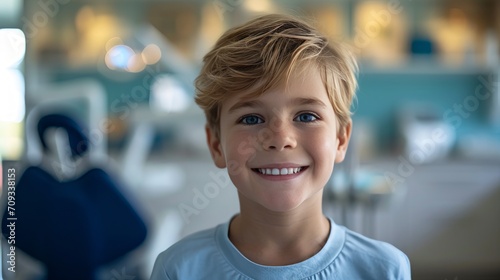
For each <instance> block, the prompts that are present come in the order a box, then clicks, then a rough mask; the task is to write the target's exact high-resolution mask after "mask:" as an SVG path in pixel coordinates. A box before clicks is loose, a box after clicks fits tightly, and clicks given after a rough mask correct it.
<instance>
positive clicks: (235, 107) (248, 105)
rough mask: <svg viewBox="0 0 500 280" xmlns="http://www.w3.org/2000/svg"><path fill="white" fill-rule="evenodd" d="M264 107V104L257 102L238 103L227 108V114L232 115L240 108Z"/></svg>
mask: <svg viewBox="0 0 500 280" xmlns="http://www.w3.org/2000/svg"><path fill="white" fill-rule="evenodd" d="M262 106H264V102H262V101H259V100H249V101H240V102H237V103H236V104H234V105H233V106H231V108H229V110H228V113H232V112H234V111H237V110H239V109H242V108H256V107H262Z"/></svg>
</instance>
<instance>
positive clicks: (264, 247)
mask: <svg viewBox="0 0 500 280" xmlns="http://www.w3.org/2000/svg"><path fill="white" fill-rule="evenodd" d="M241 196H242V195H240V210H241V212H240V214H239V215H238V216H236V217H235V218H234V219H233V220H232V222H231V225H230V229H229V238H230V240H231V241H232V243H233V244H234V245H235V246H236V248H238V249H239V250H240V252H241V253H242V254H243V255H245V256H246V257H247V258H249V259H250V260H252V261H254V262H257V263H260V264H263V265H288V264H292V263H297V262H300V261H303V260H305V259H307V258H310V257H312V256H313V255H314V254H316V253H317V252H319V250H321V248H322V247H323V245H324V244H325V242H326V240H327V239H328V235H329V232H330V223H329V221H328V219H326V217H325V216H324V215H323V212H322V207H321V195H320V196H319V197H316V198H311V199H319V201H311V202H310V203H304V204H303V205H300V206H299V207H298V209H293V210H290V211H287V212H273V211H269V210H268V209H265V208H263V207H261V206H260V205H255V203H254V202H252V201H249V200H246V199H245V198H242V197H241Z"/></svg>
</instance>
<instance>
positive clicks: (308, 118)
mask: <svg viewBox="0 0 500 280" xmlns="http://www.w3.org/2000/svg"><path fill="white" fill-rule="evenodd" d="M317 119H318V117H317V116H315V115H314V114H311V113H303V114H300V115H298V116H297V117H295V119H294V121H299V122H313V121H316V120H317Z"/></svg>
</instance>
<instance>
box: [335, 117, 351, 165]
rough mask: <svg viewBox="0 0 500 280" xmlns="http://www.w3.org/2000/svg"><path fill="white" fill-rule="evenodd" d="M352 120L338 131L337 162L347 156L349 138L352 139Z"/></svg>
mask: <svg viewBox="0 0 500 280" xmlns="http://www.w3.org/2000/svg"><path fill="white" fill-rule="evenodd" d="M351 131H352V121H351V120H349V122H348V123H347V124H346V125H345V126H344V127H343V128H341V129H339V132H338V133H337V153H336V154H335V162H336V163H339V162H342V161H343V160H344V158H345V155H346V152H347V147H348V146H349V140H350V139H351Z"/></svg>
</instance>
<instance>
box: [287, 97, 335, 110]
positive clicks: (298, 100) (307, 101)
mask: <svg viewBox="0 0 500 280" xmlns="http://www.w3.org/2000/svg"><path fill="white" fill-rule="evenodd" d="M292 104H294V105H295V104H296V105H315V106H321V107H324V108H326V107H327V106H326V104H325V103H324V102H323V101H321V100H319V99H316V98H302V97H299V98H295V99H294V100H292Z"/></svg>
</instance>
